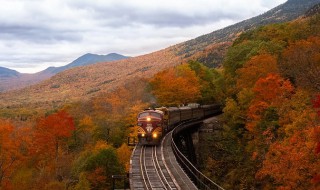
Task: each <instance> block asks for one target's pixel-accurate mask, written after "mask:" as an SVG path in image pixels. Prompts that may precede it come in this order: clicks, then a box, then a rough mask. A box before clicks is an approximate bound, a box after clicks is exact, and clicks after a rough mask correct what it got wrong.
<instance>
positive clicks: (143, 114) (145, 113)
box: [138, 112, 161, 118]
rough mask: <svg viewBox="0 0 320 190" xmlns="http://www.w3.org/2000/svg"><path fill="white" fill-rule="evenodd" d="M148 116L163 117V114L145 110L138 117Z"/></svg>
mask: <svg viewBox="0 0 320 190" xmlns="http://www.w3.org/2000/svg"><path fill="white" fill-rule="evenodd" d="M147 116H153V117H158V118H161V114H160V113H156V112H144V113H140V114H139V116H138V118H142V117H147Z"/></svg>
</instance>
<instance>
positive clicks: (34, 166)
mask: <svg viewBox="0 0 320 190" xmlns="http://www.w3.org/2000/svg"><path fill="white" fill-rule="evenodd" d="M293 1H294V0H291V1H289V2H293ZM312 2H313V1H312ZM315 10H316V9H315ZM310 13H312V14H308V16H309V17H303V18H300V19H298V20H295V21H292V22H289V23H279V24H271V25H266V26H261V27H259V28H256V29H253V30H249V31H247V32H245V33H242V34H241V35H240V34H239V36H238V37H237V38H236V39H235V41H234V42H232V43H231V42H229V43H230V44H228V46H224V48H225V50H226V51H227V53H226V56H225V57H224V58H223V59H222V62H223V64H222V67H221V68H217V69H213V68H208V67H206V66H204V65H203V64H201V63H200V62H199V60H201V59H197V60H198V61H197V60H191V61H184V60H182V59H180V58H181V57H177V56H176V55H174V54H173V51H171V50H172V49H170V48H169V49H165V50H162V51H158V52H155V53H152V54H149V55H145V56H141V57H136V58H129V59H128V60H124V61H118V62H113V63H112V64H98V65H95V66H87V67H82V68H75V69H71V70H68V71H65V72H63V73H61V74H58V75H56V76H55V77H54V78H52V79H51V80H48V81H45V82H44V83H42V84H39V85H35V86H33V87H30V88H26V89H24V90H21V91H15V92H13V93H7V94H2V95H1V101H2V102H0V106H1V109H0V189H1V190H11V189H13V190H16V189H17V190H18V189H19V190H30V189H31V190H38V189H48V190H51V189H52V190H53V189H69V190H80V189H82V190H89V189H111V188H112V177H111V176H112V175H113V174H122V175H126V172H127V171H128V167H129V158H130V154H131V148H130V147H128V146H127V145H126V140H127V137H128V136H135V135H136V131H135V128H134V127H132V126H134V125H135V124H136V114H137V113H138V112H139V111H140V110H142V109H144V108H147V107H149V106H177V105H181V104H186V103H189V102H199V103H201V104H208V103H216V102H219V103H221V104H222V105H223V106H224V109H223V112H224V113H223V115H222V118H223V119H222V120H223V130H222V131H221V136H220V138H219V140H218V139H215V136H212V137H211V139H210V142H208V143H207V145H206V146H210V147H211V148H210V149H209V150H208V154H209V156H208V157H207V158H205V160H204V161H203V163H205V164H204V167H202V169H203V172H204V173H205V174H206V175H207V176H209V177H210V178H211V179H212V180H213V181H216V182H218V183H219V185H221V186H222V187H224V188H225V189H315V190H316V189H319V188H320V172H319V171H320V78H319V74H320V65H319V63H320V15H319V14H317V11H312V12H310ZM169 50H170V51H169ZM208 51H209V53H210V51H212V54H210V55H214V53H216V49H215V48H213V49H208ZM159 57H160V58H161V60H159ZM199 58H201V54H199ZM141 63H142V64H141ZM93 73H94V74H93ZM121 183H122V182H121Z"/></svg>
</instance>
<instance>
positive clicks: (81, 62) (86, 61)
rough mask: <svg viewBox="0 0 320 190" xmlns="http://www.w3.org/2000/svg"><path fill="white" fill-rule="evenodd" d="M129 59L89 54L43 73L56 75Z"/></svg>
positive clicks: (119, 56)
mask: <svg viewBox="0 0 320 190" xmlns="http://www.w3.org/2000/svg"><path fill="white" fill-rule="evenodd" d="M127 58H128V57H126V56H123V55H120V54H117V53H110V54H108V55H97V54H91V53H87V54H85V55H83V56H81V57H79V58H77V59H76V60H74V61H72V62H71V63H69V64H68V65H65V66H62V67H49V68H47V69H46V70H44V71H41V72H42V73H50V74H56V73H59V72H61V71H64V70H66V69H70V68H73V67H79V66H85V65H90V64H94V63H99V62H110V61H117V60H121V59H127Z"/></svg>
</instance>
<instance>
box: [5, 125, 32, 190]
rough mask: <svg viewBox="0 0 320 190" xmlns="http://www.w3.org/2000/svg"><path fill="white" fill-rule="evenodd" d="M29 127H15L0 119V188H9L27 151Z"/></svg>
mask: <svg viewBox="0 0 320 190" xmlns="http://www.w3.org/2000/svg"><path fill="white" fill-rule="evenodd" d="M29 136H30V131H29V128H16V127H14V126H13V125H12V124H11V123H10V122H8V121H3V120H0V189H10V185H11V184H10V180H11V177H12V175H13V174H14V172H15V171H17V170H18V169H19V168H20V167H21V165H22V164H23V161H24V160H25V159H26V158H27V156H28V154H29V152H28V148H29V143H30V139H29V138H28V137H29Z"/></svg>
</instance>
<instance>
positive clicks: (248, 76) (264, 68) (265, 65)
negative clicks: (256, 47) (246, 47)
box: [236, 54, 279, 89]
mask: <svg viewBox="0 0 320 190" xmlns="http://www.w3.org/2000/svg"><path fill="white" fill-rule="evenodd" d="M236 73H237V74H238V75H239V77H238V79H237V88H238V89H242V88H252V87H253V86H254V84H255V83H256V82H257V80H258V79H259V78H264V77H266V76H267V75H268V74H270V73H273V74H276V73H279V70H278V66H277V59H276V58H275V57H274V56H272V55H269V54H261V55H257V56H254V57H252V58H251V59H250V60H249V61H247V62H246V63H245V64H244V66H243V67H242V68H240V69H238V70H237V71H236Z"/></svg>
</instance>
